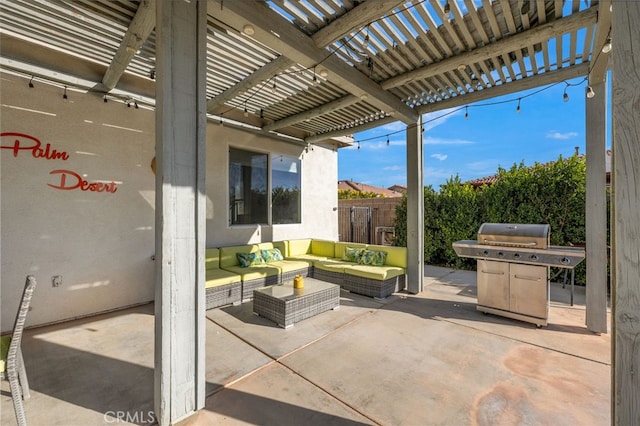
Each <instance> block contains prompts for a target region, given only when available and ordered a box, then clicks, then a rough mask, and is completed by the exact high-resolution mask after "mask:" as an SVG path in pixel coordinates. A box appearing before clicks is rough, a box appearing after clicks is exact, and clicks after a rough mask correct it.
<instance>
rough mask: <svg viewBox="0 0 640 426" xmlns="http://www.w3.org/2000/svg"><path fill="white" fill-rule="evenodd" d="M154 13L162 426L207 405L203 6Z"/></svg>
mask: <svg viewBox="0 0 640 426" xmlns="http://www.w3.org/2000/svg"><path fill="white" fill-rule="evenodd" d="M155 4H156V7H157V10H156V51H157V60H156V69H157V80H156V102H157V105H156V108H157V109H156V167H157V169H156V295H155V317H156V318H155V371H154V395H155V398H154V405H155V414H156V418H157V420H158V423H159V424H160V425H161V426H164V425H169V424H174V423H176V422H177V421H179V420H181V419H183V418H185V417H187V416H189V415H190V414H192V413H194V412H195V411H197V410H199V409H200V408H202V407H204V402H205V365H204V363H205V289H204V270H205V268H204V252H205V238H206V230H205V213H206V211H205V185H204V183H205V182H204V179H205V143H206V135H205V132H206V114H205V111H206V98H205V96H206V91H205V83H206V66H205V65H206V64H205V61H206V19H207V14H206V6H207V5H206V1H201V0H192V1H190V2H186V1H158V2H156V3H155Z"/></svg>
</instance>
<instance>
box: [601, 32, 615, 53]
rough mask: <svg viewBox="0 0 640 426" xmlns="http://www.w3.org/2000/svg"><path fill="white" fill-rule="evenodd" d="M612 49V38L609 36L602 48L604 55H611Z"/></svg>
mask: <svg viewBox="0 0 640 426" xmlns="http://www.w3.org/2000/svg"><path fill="white" fill-rule="evenodd" d="M612 48H613V45H612V44H611V36H608V37H607V41H606V43H605V44H604V46H602V53H609V52H611V49H612Z"/></svg>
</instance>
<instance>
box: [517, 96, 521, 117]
mask: <svg viewBox="0 0 640 426" xmlns="http://www.w3.org/2000/svg"><path fill="white" fill-rule="evenodd" d="M521 99H522V98H518V106H517V107H516V112H517V113H518V114H520V100H521Z"/></svg>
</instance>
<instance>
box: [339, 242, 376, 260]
mask: <svg viewBox="0 0 640 426" xmlns="http://www.w3.org/2000/svg"><path fill="white" fill-rule="evenodd" d="M347 247H351V248H359V249H366V248H367V245H366V244H362V243H345V242H337V243H335V246H334V252H333V256H331V257H335V258H338V259H343V258H344V255H345V249H346V248H347Z"/></svg>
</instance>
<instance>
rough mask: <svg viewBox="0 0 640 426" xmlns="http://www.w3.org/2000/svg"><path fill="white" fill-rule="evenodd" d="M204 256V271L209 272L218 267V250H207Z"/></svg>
mask: <svg viewBox="0 0 640 426" xmlns="http://www.w3.org/2000/svg"><path fill="white" fill-rule="evenodd" d="M204 256H205V257H204V259H205V260H204V263H205V265H206V266H205V269H207V270H209V269H216V268H219V267H220V250H218V249H217V248H210V249H207V250H206V251H205V255H204Z"/></svg>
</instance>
